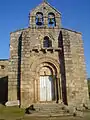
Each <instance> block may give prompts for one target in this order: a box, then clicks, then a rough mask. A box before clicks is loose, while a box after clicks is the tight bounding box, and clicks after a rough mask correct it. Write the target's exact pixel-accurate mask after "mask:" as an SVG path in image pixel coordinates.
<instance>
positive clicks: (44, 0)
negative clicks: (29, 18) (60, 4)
mask: <svg viewBox="0 0 90 120" xmlns="http://www.w3.org/2000/svg"><path fill="white" fill-rule="evenodd" d="M43 3H46V4H47V5H48V6H50V7H51V8H52V9H54V10H55V11H56V12H58V13H59V14H60V15H61V13H60V12H59V11H58V10H57V9H56V8H55V7H53V6H52V5H50V4H49V3H48V2H47V0H43V2H42V3H41V4H39V6H41V5H42V4H43ZM37 7H38V6H37ZM37 7H36V8H37ZM36 8H34V9H32V10H31V11H34V10H35V9H36Z"/></svg>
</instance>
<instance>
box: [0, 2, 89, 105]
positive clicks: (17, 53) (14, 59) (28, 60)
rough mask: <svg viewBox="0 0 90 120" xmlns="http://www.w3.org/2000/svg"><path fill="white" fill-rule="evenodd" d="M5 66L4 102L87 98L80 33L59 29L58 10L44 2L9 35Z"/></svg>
mask: <svg viewBox="0 0 90 120" xmlns="http://www.w3.org/2000/svg"><path fill="white" fill-rule="evenodd" d="M1 62H2V60H1V61H0V64H1ZM3 63H5V61H3ZM7 67H8V70H6V75H7V76H8V101H16V100H19V101H20V105H21V106H22V107H26V106H29V105H30V104H32V103H60V102H63V103H64V104H66V105H70V104H75V105H77V104H81V103H86V102H87V100H88V88H87V81H86V69H85V60H84V49H83V41H82V34H81V33H79V32H77V31H73V30H69V29H65V28H62V25H61V13H60V12H59V11H58V10H56V9H55V8H53V7H52V6H51V5H50V4H49V3H48V2H46V1H43V2H42V3H41V4H40V5H39V6H37V7H36V8H35V9H33V10H32V11H31V12H30V14H29V27H28V28H26V29H22V30H18V31H15V32H12V33H11V34H10V58H9V60H8V61H7V60H6V68H7ZM6 68H5V69H6ZM1 71H2V70H0V73H1ZM2 74H4V73H2Z"/></svg>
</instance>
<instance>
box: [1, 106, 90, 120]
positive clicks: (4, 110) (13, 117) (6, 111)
mask: <svg viewBox="0 0 90 120" xmlns="http://www.w3.org/2000/svg"><path fill="white" fill-rule="evenodd" d="M0 120H90V112H89V111H87V112H85V113H84V117H83V118H81V117H30V116H29V115H25V110H24V109H21V108H18V107H5V106H3V105H0Z"/></svg>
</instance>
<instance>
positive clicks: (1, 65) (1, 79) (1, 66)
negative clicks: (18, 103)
mask: <svg viewBox="0 0 90 120" xmlns="http://www.w3.org/2000/svg"><path fill="white" fill-rule="evenodd" d="M0 95H1V96H0V103H2V104H4V103H5V102H6V101H7V100H8V60H4V59H3V60H0Z"/></svg>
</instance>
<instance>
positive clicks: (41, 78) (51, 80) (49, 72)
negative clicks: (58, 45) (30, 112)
mask: <svg viewBox="0 0 90 120" xmlns="http://www.w3.org/2000/svg"><path fill="white" fill-rule="evenodd" d="M59 65H60V64H59V63H58V61H57V60H54V59H53V58H50V57H40V58H39V59H37V62H36V61H33V63H32V65H31V70H32V71H31V75H32V81H33V83H34V84H33V98H34V99H33V102H35V103H38V102H48V101H51V102H56V103H58V102H59V101H61V99H62V90H61V75H60V67H59ZM42 91H44V92H45V93H44V92H42ZM43 94H44V96H42V95H43Z"/></svg>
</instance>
